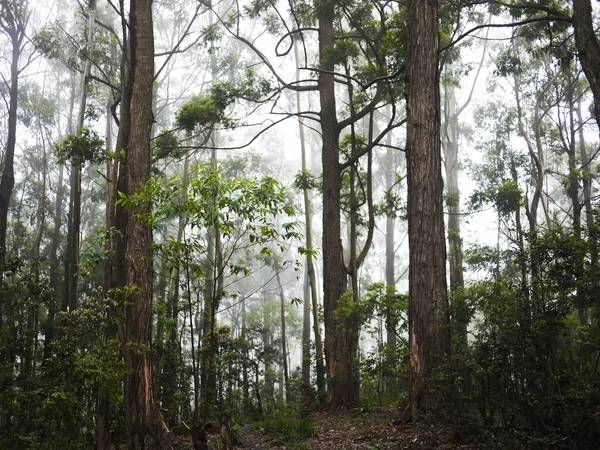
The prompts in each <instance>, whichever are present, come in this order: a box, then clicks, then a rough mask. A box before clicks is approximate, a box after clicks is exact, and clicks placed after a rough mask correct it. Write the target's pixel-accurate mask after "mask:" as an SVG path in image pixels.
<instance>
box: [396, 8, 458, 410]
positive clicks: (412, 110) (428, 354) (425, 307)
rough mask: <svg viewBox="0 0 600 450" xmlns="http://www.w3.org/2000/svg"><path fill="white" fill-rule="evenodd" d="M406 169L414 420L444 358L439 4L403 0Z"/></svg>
mask: <svg viewBox="0 0 600 450" xmlns="http://www.w3.org/2000/svg"><path fill="white" fill-rule="evenodd" d="M407 23H408V42H409V45H408V48H409V50H408V66H407V67H408V69H407V113H408V123H407V144H406V157H407V175H408V232H409V254H410V257H409V258H410V269H409V342H410V383H409V392H410V405H411V411H412V414H413V417H414V418H418V417H419V416H420V415H421V414H422V413H425V412H435V411H438V410H440V408H441V407H442V406H443V398H444V397H443V394H442V390H441V389H439V388H437V389H436V387H435V386H434V385H433V383H434V381H433V378H434V377H435V375H436V372H437V371H438V370H439V369H440V368H442V366H443V365H444V363H445V362H447V359H448V358H449V356H450V329H449V317H448V298H447V286H446V240H445V237H444V216H443V195H442V194H443V180H442V162H441V148H440V91H439V69H438V4H437V1H435V0H410V1H409V2H408V20H407Z"/></svg>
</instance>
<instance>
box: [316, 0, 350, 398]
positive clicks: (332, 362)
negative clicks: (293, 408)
mask: <svg viewBox="0 0 600 450" xmlns="http://www.w3.org/2000/svg"><path fill="white" fill-rule="evenodd" d="M319 13H320V14H319V54H320V57H321V68H322V69H323V71H322V72H321V73H320V78H319V98H320V104H321V114H320V119H321V132H322V139H323V144H322V145H323V147H322V156H321V157H322V164H323V280H324V283H323V310H324V320H325V359H326V362H327V388H328V391H327V399H326V407H327V408H328V409H339V408H353V407H355V406H356V405H357V404H358V383H357V381H358V380H357V377H356V376H355V375H356V373H355V371H354V365H355V363H356V351H357V347H358V333H356V335H355V334H353V333H352V332H348V331H347V330H344V329H343V328H342V327H341V326H338V325H339V320H338V318H337V317H336V309H337V307H338V302H339V300H340V298H341V297H342V295H343V294H344V292H345V291H346V268H345V266H344V259H343V247H342V242H341V239H340V236H341V217H340V215H341V213H340V209H341V205H340V190H341V184H340V183H341V181H340V164H339V136H340V132H339V129H338V122H337V117H336V107H335V103H336V102H335V82H334V77H333V70H334V66H333V64H332V63H331V62H329V61H327V60H324V58H323V56H324V55H325V54H326V51H327V49H328V47H330V46H332V45H333V43H334V29H333V16H334V2H333V1H331V0H322V1H321V2H320V4H319Z"/></svg>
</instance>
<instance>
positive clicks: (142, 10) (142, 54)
mask: <svg viewBox="0 0 600 450" xmlns="http://www.w3.org/2000/svg"><path fill="white" fill-rule="evenodd" d="M129 19H130V20H129V24H130V42H131V67H130V71H129V77H128V89H129V92H130V93H131V98H130V104H129V115H130V127H129V133H128V135H127V139H126V142H127V146H126V148H127V155H126V157H127V164H126V170H125V175H126V181H127V193H128V194H129V195H135V194H138V193H140V192H142V191H143V189H144V187H145V185H146V182H147V181H148V179H149V178H150V134H151V129H152V123H153V114H152V86H153V81H154V80H153V78H154V36H153V29H152V0H131V4H130V13H129ZM149 208H150V205H148V204H146V205H143V206H138V207H137V208H136V209H134V210H132V211H129V212H128V214H127V247H126V253H125V266H126V274H127V290H128V293H127V300H128V303H129V306H127V308H126V312H125V342H126V344H125V349H124V355H125V368H126V375H125V398H124V404H125V421H126V424H127V431H128V434H129V436H128V438H129V448H130V449H131V450H137V449H157V450H158V449H169V448H172V443H171V442H170V437H169V431H168V428H167V425H166V424H165V422H164V420H163V417H162V414H161V411H160V408H159V406H158V404H157V402H156V397H155V393H154V391H153V388H152V366H151V364H150V343H151V338H152V230H151V228H150V226H149V225H148V223H147V222H146V221H144V220H139V219H138V218H137V217H136V214H145V213H147V212H148V209H149Z"/></svg>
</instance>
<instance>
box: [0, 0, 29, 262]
mask: <svg viewBox="0 0 600 450" xmlns="http://www.w3.org/2000/svg"><path fill="white" fill-rule="evenodd" d="M28 20H29V12H28V4H27V2H22V3H21V2H15V1H10V0H2V2H0V32H2V34H4V35H6V36H7V37H8V39H9V42H10V46H11V59H10V78H9V79H8V80H4V84H6V88H7V90H8V96H9V100H8V134H7V137H6V147H5V152H4V167H3V169H2V178H1V179H0V262H2V263H3V262H4V258H5V256H6V231H7V227H8V206H9V202H10V197H11V194H12V191H13V187H14V185H15V174H14V158H15V146H16V142H17V107H18V94H19V75H20V74H21V72H22V71H23V70H24V69H25V67H27V65H28V64H29V61H27V62H26V63H25V64H21V57H22V55H23V52H24V50H25V46H26V45H27V44H28V43H29V40H28V39H27V36H26V34H25V29H26V27H27V22H28Z"/></svg>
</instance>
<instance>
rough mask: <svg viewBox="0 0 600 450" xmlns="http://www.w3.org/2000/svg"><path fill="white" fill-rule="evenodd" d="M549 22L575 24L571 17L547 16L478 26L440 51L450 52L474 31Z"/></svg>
mask: <svg viewBox="0 0 600 450" xmlns="http://www.w3.org/2000/svg"><path fill="white" fill-rule="evenodd" d="M547 21H554V22H568V23H572V22H573V20H572V19H571V18H570V17H566V16H546V17H538V18H534V19H527V20H522V21H520V22H512V23H491V24H483V25H477V26H476V27H473V28H471V29H470V30H468V31H465V32H464V33H463V34H461V35H460V36H459V37H457V38H456V40H455V41H453V42H450V43H449V44H448V45H446V46H445V47H442V48H441V49H440V50H439V52H440V53H441V52H445V51H446V50H448V49H450V48H451V47H453V46H455V45H456V44H458V43H459V42H460V41H462V40H463V39H464V38H466V37H469V36H470V35H471V33H473V32H474V31H477V30H482V29H484V28H515V27H519V26H521V25H528V24H530V23H538V22H547Z"/></svg>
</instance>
